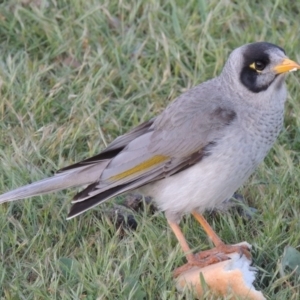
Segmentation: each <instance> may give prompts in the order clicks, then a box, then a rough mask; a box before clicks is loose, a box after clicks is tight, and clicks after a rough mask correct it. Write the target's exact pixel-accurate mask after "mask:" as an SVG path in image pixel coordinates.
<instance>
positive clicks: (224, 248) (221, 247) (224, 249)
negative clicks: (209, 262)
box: [192, 211, 251, 260]
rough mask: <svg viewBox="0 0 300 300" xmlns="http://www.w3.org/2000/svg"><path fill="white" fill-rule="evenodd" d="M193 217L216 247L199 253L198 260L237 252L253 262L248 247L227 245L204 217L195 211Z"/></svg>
mask: <svg viewBox="0 0 300 300" xmlns="http://www.w3.org/2000/svg"><path fill="white" fill-rule="evenodd" d="M192 215H193V216H194V218H195V219H196V220H197V221H198V222H199V223H200V225H201V226H202V228H203V229H204V231H205V232H206V234H207V235H208V237H209V238H210V239H211V241H212V242H213V243H214V245H215V248H213V249H211V250H208V251H203V252H199V253H197V254H196V256H197V258H198V259H202V257H204V258H206V257H207V255H211V256H217V257H219V255H220V254H222V255H223V256H224V255H225V254H230V253H234V252H237V253H239V254H240V255H241V256H242V255H245V256H246V257H247V258H248V259H249V260H251V253H250V249H249V248H248V247H247V246H245V245H226V244H225V243H224V242H223V241H222V240H221V239H220V238H219V237H218V235H217V234H216V233H215V231H214V230H213V229H212V228H211V226H210V225H209V224H208V222H207V221H206V220H205V219H204V217H203V216H202V215H200V214H199V213H197V212H195V211H193V212H192ZM227 259H228V257H227Z"/></svg>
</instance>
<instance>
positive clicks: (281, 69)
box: [274, 58, 300, 74]
mask: <svg viewBox="0 0 300 300" xmlns="http://www.w3.org/2000/svg"><path fill="white" fill-rule="evenodd" d="M298 69H300V65H299V64H297V63H296V62H294V61H292V60H290V59H288V58H285V59H284V60H283V61H282V62H281V63H280V64H279V65H277V66H276V67H274V71H275V72H276V73H277V74H281V73H285V72H293V71H297V70H298Z"/></svg>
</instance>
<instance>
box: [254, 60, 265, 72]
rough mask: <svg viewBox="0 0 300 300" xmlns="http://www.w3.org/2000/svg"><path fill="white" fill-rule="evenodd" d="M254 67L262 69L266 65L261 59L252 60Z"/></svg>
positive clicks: (257, 69) (258, 69)
mask: <svg viewBox="0 0 300 300" xmlns="http://www.w3.org/2000/svg"><path fill="white" fill-rule="evenodd" d="M254 67H255V70H256V71H262V70H263V69H264V68H265V67H266V65H265V63H263V62H262V61H260V60H257V61H256V62H254Z"/></svg>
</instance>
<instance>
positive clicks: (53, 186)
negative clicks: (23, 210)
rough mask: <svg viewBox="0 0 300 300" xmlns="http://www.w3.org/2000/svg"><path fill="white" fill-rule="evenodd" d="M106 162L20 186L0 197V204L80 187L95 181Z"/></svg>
mask: <svg viewBox="0 0 300 300" xmlns="http://www.w3.org/2000/svg"><path fill="white" fill-rule="evenodd" d="M108 162H109V160H108V161H101V162H98V163H97V164H94V165H87V166H83V167H79V168H77V169H72V170H69V171H65V172H62V173H58V174H56V175H54V176H53V177H49V178H45V179H42V180H40V181H37V182H34V183H31V184H28V185H25V186H22V187H20V188H17V189H15V190H12V191H9V192H7V193H5V194H2V195H0V203H4V202H9V201H14V200H18V199H24V198H29V197H33V196H38V195H43V194H48V193H51V192H56V191H59V190H63V189H67V188H70V187H74V186H81V185H86V184H90V183H93V182H95V181H97V180H98V179H99V177H100V175H101V173H102V172H103V169H104V168H105V167H106V166H107V164H108Z"/></svg>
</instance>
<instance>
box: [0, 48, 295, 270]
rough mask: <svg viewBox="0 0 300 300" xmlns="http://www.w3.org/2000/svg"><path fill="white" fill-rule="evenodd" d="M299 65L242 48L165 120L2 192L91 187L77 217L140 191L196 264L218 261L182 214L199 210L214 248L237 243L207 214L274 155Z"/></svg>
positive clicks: (79, 198)
mask: <svg viewBox="0 0 300 300" xmlns="http://www.w3.org/2000/svg"><path fill="white" fill-rule="evenodd" d="M297 69H300V65H299V64H297V63H296V62H294V61H292V60H290V59H288V58H287V56H286V54H285V51H284V50H283V49H282V48H280V47H278V46H276V45H273V44H270V43H266V42H258V43H252V44H247V45H244V46H241V47H239V48H237V49H235V50H234V51H233V52H232V53H231V54H230V56H229V58H228V61H227V62H226V64H225V66H224V69H223V71H222V72H221V74H220V76H218V77H216V78H213V79H211V80H208V81H206V82H203V83H201V84H200V85H198V86H195V87H194V88H192V89H190V90H188V91H186V92H185V93H183V94H182V95H180V96H179V97H178V98H177V99H176V100H175V101H173V102H172V103H171V104H170V105H168V107H167V108H166V109H165V110H164V111H163V112H162V113H161V114H160V115H159V116H157V117H156V118H153V119H151V120H149V121H147V122H145V123H142V124H141V125H139V126H137V127H136V128H134V129H133V130H131V131H130V132H128V133H127V134H124V135H122V136H119V137H118V138H117V139H115V140H114V141H113V142H112V143H111V144H110V145H109V146H108V147H107V148H106V149H104V150H103V151H102V152H101V153H100V154H98V155H96V156H94V157H91V158H89V159H86V160H84V161H81V162H79V163H76V164H73V165H71V166H68V167H66V168H64V169H61V170H59V171H58V172H57V174H56V175H55V176H53V177H50V178H47V179H43V180H41V181H38V182H35V183H32V184H29V185H26V186H24V187H20V188H18V189H16V190H13V191H10V192H7V193H5V194H3V195H1V196H0V203H2V202H7V201H13V200H17V199H22V198H27V197H32V196H36V195H41V194H45V193H49V192H54V191H58V190H61V189H66V188H70V187H73V186H81V185H88V186H87V187H86V188H85V189H83V190H82V191H81V192H80V193H78V194H77V195H76V196H75V197H74V199H73V201H72V203H73V205H72V208H71V211H70V213H69V215H68V218H69V219H70V218H73V217H75V216H78V215H80V214H81V213H83V212H85V211H86V210H88V209H90V208H92V207H95V206H96V205H98V204H100V203H102V202H104V201H106V200H108V199H110V198H112V197H114V196H116V195H119V194H122V193H125V192H128V191H133V190H135V191H138V192H140V193H141V194H143V195H147V196H151V197H152V198H153V200H154V202H155V203H156V204H157V206H158V207H159V208H160V209H161V210H162V211H164V212H165V215H166V218H167V220H168V223H169V225H170V227H171V229H172V230H173V232H174V234H175V236H176V237H177V239H178V242H179V244H180V245H181V248H182V250H183V251H184V253H185V255H186V258H187V261H188V264H189V265H190V266H192V265H198V266H201V267H203V264H206V263H211V262H212V261H213V260H214V259H213V257H210V258H209V259H208V260H207V256H206V255H205V258H206V260H205V259H204V256H203V257H201V255H194V254H192V252H191V250H190V248H189V246H188V243H187V242H186V240H185V238H184V235H183V233H182V231H181V230H180V227H179V221H180V219H181V216H182V215H183V214H187V213H191V214H192V215H193V216H194V217H195V218H196V219H197V220H198V221H199V223H200V224H201V225H202V227H203V229H204V230H205V231H206V233H207V234H208V236H209V237H210V238H211V239H212V241H213V243H214V244H215V246H216V248H214V249H212V250H213V251H212V253H217V252H219V253H223V254H226V253H227V254H228V253H230V252H234V251H236V250H237V249H236V246H232V245H225V244H224V243H223V242H222V241H221V239H220V238H219V237H218V236H217V235H216V233H215V232H214V231H213V229H212V228H211V227H210V226H209V224H208V223H207V222H206V220H205V219H204V218H203V216H202V215H201V213H203V212H204V211H205V210H206V209H211V208H214V207H215V206H218V205H219V204H220V203H221V202H222V201H223V200H224V199H227V198H230V197H231V196H232V195H233V193H234V192H235V191H236V190H237V189H238V188H239V187H240V186H241V185H242V184H243V183H244V182H245V181H246V180H247V178H248V177H249V176H250V175H251V174H252V173H253V171H254V170H255V168H256V167H257V166H258V165H259V164H260V163H261V162H262V161H263V159H264V157H265V156H266V155H267V153H268V151H269V150H270V148H271V147H272V145H273V143H274V142H275V140H276V138H277V136H278V134H279V132H280V130H281V128H282V125H283V114H284V103H285V100H286V96H287V91H286V87H285V83H284V81H285V74H286V73H287V72H290V71H294V70H297ZM241 248H242V247H241ZM239 251H241V252H242V253H244V254H248V255H250V253H249V252H248V253H247V251H248V249H244V248H243V249H239ZM200 254H201V253H200ZM219 257H220V255H219Z"/></svg>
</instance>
